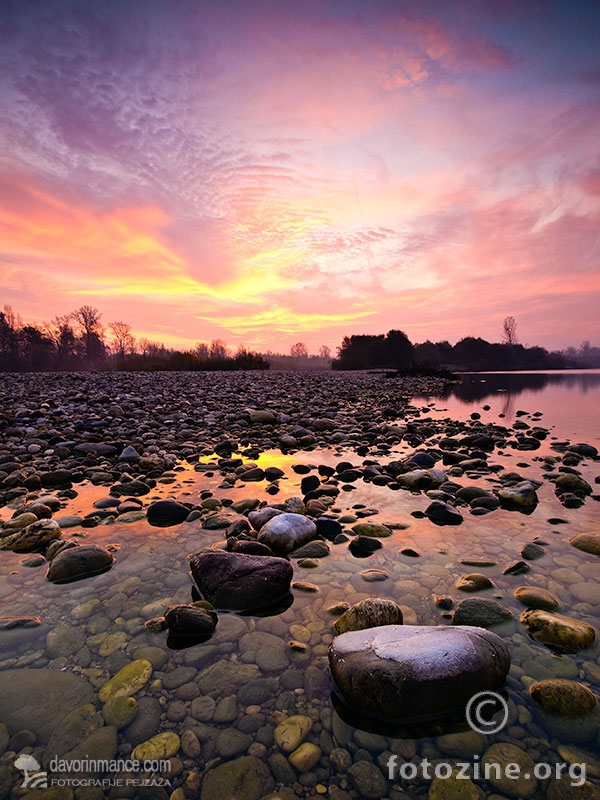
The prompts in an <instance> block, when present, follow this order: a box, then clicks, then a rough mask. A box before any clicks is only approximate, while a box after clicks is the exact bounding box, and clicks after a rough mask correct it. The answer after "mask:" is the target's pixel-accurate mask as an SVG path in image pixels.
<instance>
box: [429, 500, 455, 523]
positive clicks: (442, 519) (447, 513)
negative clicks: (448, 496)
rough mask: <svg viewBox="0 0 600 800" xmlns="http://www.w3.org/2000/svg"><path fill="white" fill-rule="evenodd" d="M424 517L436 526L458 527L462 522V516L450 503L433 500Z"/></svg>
mask: <svg viewBox="0 0 600 800" xmlns="http://www.w3.org/2000/svg"><path fill="white" fill-rule="evenodd" d="M425 516H426V517H427V518H428V519H430V520H431V522H434V523H435V524H436V525H460V524H461V522H462V521H463V517H462V514H461V513H460V511H457V510H456V509H455V508H454V506H452V505H450V503H444V502H443V501H442V500H434V501H433V503H430V504H429V505H428V506H427V508H426V509H425Z"/></svg>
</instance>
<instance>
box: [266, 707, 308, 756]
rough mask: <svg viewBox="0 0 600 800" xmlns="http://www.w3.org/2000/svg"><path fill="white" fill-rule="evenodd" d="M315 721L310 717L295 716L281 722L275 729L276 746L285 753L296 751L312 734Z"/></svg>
mask: <svg viewBox="0 0 600 800" xmlns="http://www.w3.org/2000/svg"><path fill="white" fill-rule="evenodd" d="M312 726H313V721H312V719H311V718H310V717H306V716H303V715H301V714H294V715H293V716H291V717H287V718H286V719H284V720H283V722H280V723H279V725H278V726H277V727H276V728H275V732H274V737H275V744H276V745H277V747H279V749H280V750H283V752H284V753H291V752H293V751H294V750H296V749H297V748H298V747H300V745H301V744H302V742H303V741H304V739H306V737H307V736H308V734H309V733H310V730H311V728H312Z"/></svg>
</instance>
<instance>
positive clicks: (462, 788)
mask: <svg viewBox="0 0 600 800" xmlns="http://www.w3.org/2000/svg"><path fill="white" fill-rule="evenodd" d="M445 766H446V765H444V767H445ZM448 770H449V774H448V776H447V777H446V772H445V771H444V773H443V774H444V777H441V776H440V777H438V776H437V775H436V776H435V777H434V779H433V780H432V781H431V785H430V787H429V792H428V793H427V800H485V795H484V793H483V792H482V791H481V789H480V788H479V787H478V786H476V785H475V784H474V783H473V781H472V780H471V779H470V778H467V777H465V776H464V775H461V773H460V772H459V770H457V769H451V768H450V767H449V766H448Z"/></svg>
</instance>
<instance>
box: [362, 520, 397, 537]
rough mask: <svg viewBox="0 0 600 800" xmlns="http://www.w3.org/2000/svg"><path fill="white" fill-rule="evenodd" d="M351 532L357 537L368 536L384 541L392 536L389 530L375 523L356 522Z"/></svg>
mask: <svg viewBox="0 0 600 800" xmlns="http://www.w3.org/2000/svg"><path fill="white" fill-rule="evenodd" d="M352 530H353V531H354V533H355V534H356V535H357V536H369V537H374V538H376V539H385V538H387V537H388V536H391V535H392V531H391V530H390V528H388V527H386V526H385V525H379V524H378V523H376V522H357V523H356V525H353V526H352Z"/></svg>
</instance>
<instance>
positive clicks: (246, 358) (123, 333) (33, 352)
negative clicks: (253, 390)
mask: <svg viewBox="0 0 600 800" xmlns="http://www.w3.org/2000/svg"><path fill="white" fill-rule="evenodd" d="M109 369H115V370H127V371H130V370H131V371H133V370H144V371H150V370H235V369H261V370H262V369H269V362H268V361H267V360H266V359H265V358H263V356H261V355H260V354H259V353H255V352H253V351H252V350H248V349H247V348H245V347H239V348H238V350H237V351H236V352H235V354H233V355H230V353H229V350H228V348H227V345H226V343H225V342H223V341H222V340H221V339H215V340H213V341H212V342H211V343H210V345H209V344H205V343H200V344H198V345H196V347H195V348H193V349H191V350H175V349H170V348H167V347H165V346H164V344H162V343H159V342H153V341H150V340H149V339H144V338H141V339H136V338H135V337H134V335H133V333H132V331H131V326H130V325H129V324H128V323H126V322H121V321H116V322H109V323H108V325H106V326H105V325H103V323H102V314H101V312H100V311H99V310H98V309H97V308H94V307H93V306H89V305H83V306H81V307H80V308H78V309H76V310H75V311H72V312H70V313H69V314H63V315H59V316H56V317H54V319H52V321H51V322H47V323H44V324H42V325H31V324H24V323H23V321H22V319H21V317H20V315H19V314H17V313H15V312H14V311H13V309H12V308H11V307H10V306H4V310H3V311H0V371H2V372H8V371H14V372H44V371H69V372H76V371H80V370H82V371H83V370H109Z"/></svg>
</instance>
